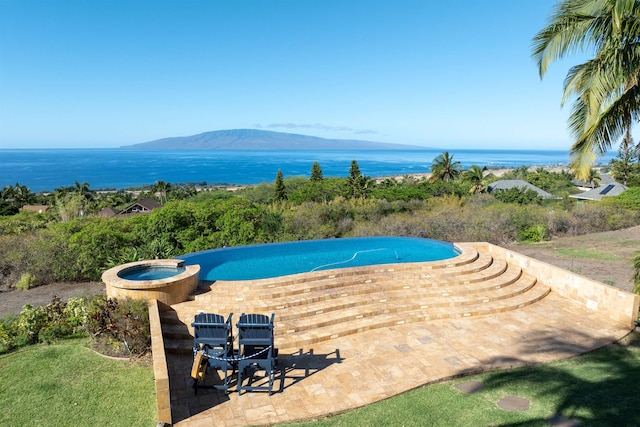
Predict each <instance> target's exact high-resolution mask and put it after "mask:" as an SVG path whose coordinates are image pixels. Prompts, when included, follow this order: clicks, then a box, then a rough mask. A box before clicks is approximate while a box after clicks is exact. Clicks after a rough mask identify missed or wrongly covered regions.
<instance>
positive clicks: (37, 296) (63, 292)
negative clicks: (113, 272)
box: [0, 282, 105, 317]
mask: <svg viewBox="0 0 640 427" xmlns="http://www.w3.org/2000/svg"><path fill="white" fill-rule="evenodd" d="M104 292H105V286H104V283H102V282H86V283H52V284H49V285H44V286H38V287H35V288H32V289H28V290H26V291H19V290H10V291H2V292H0V317H2V316H4V315H6V314H9V313H16V314H17V313H19V312H20V311H21V310H22V307H24V305H25V304H31V305H32V306H34V307H36V306H39V305H47V304H49V303H50V302H51V299H52V298H53V297H54V296H58V297H60V298H61V299H62V300H63V301H66V300H68V299H69V298H71V297H78V296H88V295H95V294H98V293H104Z"/></svg>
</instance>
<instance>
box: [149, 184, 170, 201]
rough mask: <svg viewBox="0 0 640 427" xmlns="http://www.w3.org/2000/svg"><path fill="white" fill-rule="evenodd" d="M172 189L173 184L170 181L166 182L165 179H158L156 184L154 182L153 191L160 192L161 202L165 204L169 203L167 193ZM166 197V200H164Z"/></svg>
mask: <svg viewBox="0 0 640 427" xmlns="http://www.w3.org/2000/svg"><path fill="white" fill-rule="evenodd" d="M170 189H171V184H169V183H168V182H165V181H163V180H161V179H160V180H158V181H156V183H155V184H153V191H154V192H155V193H159V194H160V203H161V204H165V203H167V193H168V192H169V190H170ZM163 199H164V202H163Z"/></svg>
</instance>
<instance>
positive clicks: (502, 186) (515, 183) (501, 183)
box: [488, 179, 556, 199]
mask: <svg viewBox="0 0 640 427" xmlns="http://www.w3.org/2000/svg"><path fill="white" fill-rule="evenodd" d="M511 188H520V189H522V190H533V191H535V192H536V193H538V195H539V196H540V197H542V198H544V199H555V198H556V196H554V195H553V194H551V193H547V192H546V191H544V190H543V189H541V188H538V187H536V186H535V185H533V184H529V183H528V182H527V181H523V180H522V179H500V180H498V181H496V182H492V183H491V184H489V189H488V190H489V193H492V192H494V191H496V190H509V189H511Z"/></svg>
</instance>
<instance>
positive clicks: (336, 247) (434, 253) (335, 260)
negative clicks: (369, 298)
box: [180, 237, 460, 280]
mask: <svg viewBox="0 0 640 427" xmlns="http://www.w3.org/2000/svg"><path fill="white" fill-rule="evenodd" d="M459 254H460V251H459V250H458V249H456V248H455V246H453V244H451V243H447V242H442V241H439V240H430V239H418V238H411V237H362V238H351V239H327V240H305V241H298V242H286V243H272V244H266V245H250V246H236V247H229V248H220V249H211V250H208V251H203V252H196V253H192V254H187V255H184V256H181V257H180V259H183V260H184V261H185V265H195V264H199V265H200V279H203V280H251V279H264V278H268V277H279V276H286V275H289V274H296V273H305V272H311V271H318V270H329V269H332V268H345V267H359V266H364V265H375V264H394V263H404V262H423V261H437V260H441V259H448V258H453V257H455V256H457V255H459Z"/></svg>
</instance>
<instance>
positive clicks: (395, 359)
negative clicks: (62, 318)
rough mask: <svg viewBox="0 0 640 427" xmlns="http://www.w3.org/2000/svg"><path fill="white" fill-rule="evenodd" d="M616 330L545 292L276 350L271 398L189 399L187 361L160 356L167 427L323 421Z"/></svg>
mask: <svg viewBox="0 0 640 427" xmlns="http://www.w3.org/2000/svg"><path fill="white" fill-rule="evenodd" d="M628 332H629V328H628V327H626V326H625V325H622V324H618V323H616V322H612V321H611V320H608V319H607V318H606V317H605V316H601V315H599V314H598V313H597V312H594V311H592V310H588V309H586V308H584V307H582V306H580V305H578V304H576V303H570V302H569V301H568V300H567V299H566V298H563V297H560V296H558V295H555V294H553V293H551V294H549V295H548V296H547V297H546V298H544V299H543V300H542V301H540V302H538V303H536V304H533V305H530V306H527V307H523V308H521V309H519V310H515V311H510V312H505V313H500V314H497V315H491V316H484V317H480V318H462V319H451V320H438V321H432V322H429V323H428V324H410V325H400V326H396V327H393V328H385V329H378V330H374V331H368V332H363V333H360V334H355V335H351V336H347V337H343V338H337V339H335V340H331V341H327V342H324V343H320V344H316V345H313V346H312V347H310V348H302V349H301V351H299V352H291V351H287V352H281V354H280V357H279V362H280V366H281V368H282V372H281V375H280V376H279V377H277V378H276V389H277V391H276V392H275V393H274V394H273V395H271V396H269V395H268V394H267V393H257V392H255V393H244V394H242V395H241V396H239V395H238V394H237V393H234V392H232V393H230V394H229V395H225V394H224V393H223V392H220V391H215V390H198V394H197V395H195V394H194V390H193V388H192V387H191V385H192V380H191V378H190V376H189V373H190V369H191V363H192V357H191V356H190V355H177V354H170V355H168V362H169V363H168V364H169V370H170V371H169V376H170V380H171V400H172V407H173V419H174V424H175V425H177V426H183V427H196V426H225V427H230V426H252V425H268V424H276V423H284V422H289V421H295V420H303V419H311V418H318V417H324V416H327V415H330V414H335V413H339V412H343V411H346V410H349V409H352V408H356V407H359V406H363V405H366V404H369V403H372V402H375V401H378V400H381V399H385V398H388V397H391V396H394V395H397V394H399V393H402V392H404V391H407V390H411V389H413V388H416V387H420V386H422V385H424V384H428V383H432V382H437V381H440V380H443V379H447V378H451V377H455V376H460V375H465V374H469V373H474V372H481V371H483V370H490V369H500V368H511V367H516V366H522V365H525V364H531V363H541V362H550V361H553V360H559V359H565V358H568V357H572V356H575V355H578V354H581V353H584V352H587V351H590V350H593V349H596V348H598V347H601V346H603V345H606V344H609V343H611V342H613V341H616V340H618V339H620V338H622V337H623V336H624V335H626V334H627V333H628Z"/></svg>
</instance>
